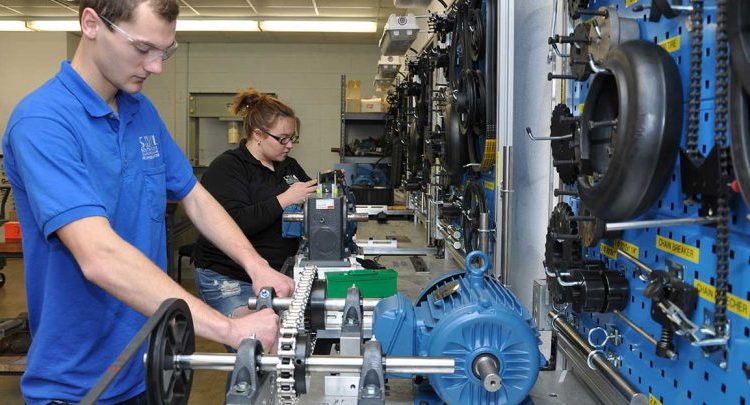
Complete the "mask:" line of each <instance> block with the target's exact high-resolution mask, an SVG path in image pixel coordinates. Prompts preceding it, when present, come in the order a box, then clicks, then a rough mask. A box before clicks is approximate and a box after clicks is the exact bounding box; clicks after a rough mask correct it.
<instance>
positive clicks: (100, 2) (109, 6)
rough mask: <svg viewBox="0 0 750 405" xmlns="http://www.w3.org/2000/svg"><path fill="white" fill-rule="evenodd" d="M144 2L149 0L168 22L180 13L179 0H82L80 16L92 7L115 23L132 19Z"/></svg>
mask: <svg viewBox="0 0 750 405" xmlns="http://www.w3.org/2000/svg"><path fill="white" fill-rule="evenodd" d="M144 2H148V3H149V6H150V7H151V9H152V10H153V11H154V13H156V15H158V16H159V17H161V18H163V19H164V20H165V21H167V22H173V21H175V20H176V19H177V15H178V14H180V5H179V4H178V3H177V0H81V1H80V7H79V9H78V16H79V18H80V16H81V14H83V10H85V9H87V8H91V9H93V10H94V11H96V13H97V14H99V15H100V16H103V17H104V18H106V19H108V20H109V21H112V22H113V23H118V22H121V21H125V22H127V21H131V20H132V18H133V10H135V8H136V7H138V6H139V5H140V4H141V3H144Z"/></svg>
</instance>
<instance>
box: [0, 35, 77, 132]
mask: <svg viewBox="0 0 750 405" xmlns="http://www.w3.org/2000/svg"><path fill="white" fill-rule="evenodd" d="M66 55H67V38H66V33H64V32H45V33H41V32H0V141H2V136H3V134H4V133H5V127H6V126H7V124H8V118H9V117H10V114H11V112H12V111H13V108H15V106H16V104H18V102H19V101H20V100H21V99H22V98H24V97H25V96H26V95H27V94H28V93H30V92H31V91H32V90H34V89H36V88H37V87H39V86H40V85H42V84H43V83H44V82H46V81H47V80H49V79H50V78H51V77H52V76H54V75H55V73H57V71H58V70H59V69H60V62H61V61H63V60H64V59H65V58H66Z"/></svg>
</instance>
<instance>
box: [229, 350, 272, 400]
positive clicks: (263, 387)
mask: <svg viewBox="0 0 750 405" xmlns="http://www.w3.org/2000/svg"><path fill="white" fill-rule="evenodd" d="M261 352H262V349H261V348H260V345H259V344H258V341H257V340H255V338H249V339H245V340H243V341H242V343H240V347H239V348H238V349H237V360H236V361H235V363H234V370H233V371H232V376H231V378H230V380H229V381H230V386H229V387H230V388H229V391H227V395H226V403H227V405H239V404H263V403H268V402H269V401H271V400H272V399H273V385H274V384H273V379H272V377H271V375H270V373H265V374H264V375H263V376H260V375H259V368H258V365H257V364H256V362H255V359H256V356H257V355H259V354H260V353H261Z"/></svg>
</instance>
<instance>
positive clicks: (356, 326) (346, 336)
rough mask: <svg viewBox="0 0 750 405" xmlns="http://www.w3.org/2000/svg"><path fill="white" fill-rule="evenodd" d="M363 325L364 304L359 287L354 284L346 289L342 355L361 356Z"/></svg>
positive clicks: (342, 323) (342, 326)
mask: <svg viewBox="0 0 750 405" xmlns="http://www.w3.org/2000/svg"><path fill="white" fill-rule="evenodd" d="M362 326H363V318H362V304H361V300H360V294H359V288H357V287H356V286H354V285H352V286H351V287H349V289H347V290H346V299H345V300H344V311H343V312H342V318H341V341H340V353H341V355H346V356H359V355H360V354H361V351H362Z"/></svg>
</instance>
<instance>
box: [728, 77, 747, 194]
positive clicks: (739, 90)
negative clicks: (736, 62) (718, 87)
mask: <svg viewBox="0 0 750 405" xmlns="http://www.w3.org/2000/svg"><path fill="white" fill-rule="evenodd" d="M729 110H730V117H731V119H732V131H731V133H732V146H731V151H732V165H733V166H734V175H735V177H736V178H737V182H738V183H739V186H740V192H741V193H742V199H743V200H744V201H745V205H747V206H748V207H750V92H748V91H746V90H745V89H744V88H743V86H742V83H741V82H740V80H739V79H737V78H735V77H734V75H733V76H732V85H731V89H730V100H729Z"/></svg>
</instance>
